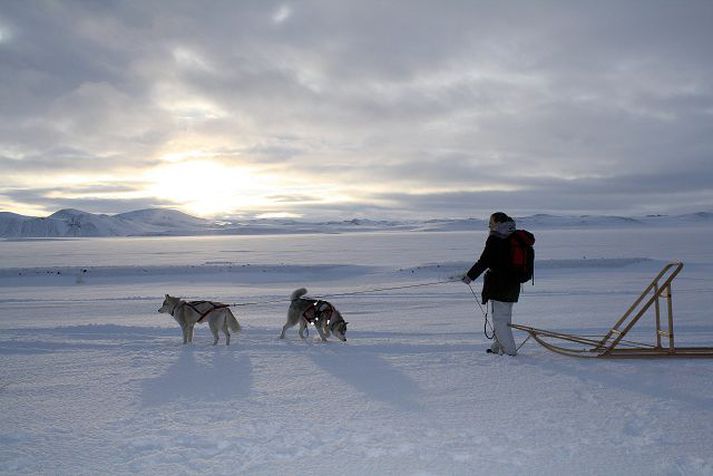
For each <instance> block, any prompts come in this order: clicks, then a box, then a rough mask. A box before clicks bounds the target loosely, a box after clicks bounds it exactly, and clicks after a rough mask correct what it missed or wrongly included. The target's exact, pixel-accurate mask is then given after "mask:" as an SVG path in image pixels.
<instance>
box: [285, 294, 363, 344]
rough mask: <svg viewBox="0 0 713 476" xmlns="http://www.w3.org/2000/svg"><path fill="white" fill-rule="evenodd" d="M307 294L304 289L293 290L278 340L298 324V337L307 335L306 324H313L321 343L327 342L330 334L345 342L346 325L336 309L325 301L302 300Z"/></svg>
mask: <svg viewBox="0 0 713 476" xmlns="http://www.w3.org/2000/svg"><path fill="white" fill-rule="evenodd" d="M305 294H307V290H306V289H305V288H300V289H297V290H295V291H294V292H293V293H292V295H291V296H290V300H291V301H292V302H291V303H290V308H289V309H288V310H287V322H286V323H285V325H284V326H283V327H282V334H280V339H284V338H285V332H286V331H287V329H289V328H290V327H292V326H295V325H297V324H298V323H299V325H300V337H301V338H303V339H304V338H305V337H306V336H305V334H306V335H309V330H307V324H314V327H316V328H317V332H319V337H321V338H322V340H323V341H326V340H327V337H329V335H330V334H334V335H335V336H336V337H337V339H339V340H341V341H342V342H346V341H347V338H346V333H347V324H349V323H348V322H346V321H344V319H343V318H342V315H341V314H340V313H339V311H337V309H336V308H335V307H334V306H333V305H332V304H331V303H328V302H327V301H320V300H317V299H309V298H303V297H302V296H304V295H305Z"/></svg>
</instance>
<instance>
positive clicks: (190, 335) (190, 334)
mask: <svg viewBox="0 0 713 476" xmlns="http://www.w3.org/2000/svg"><path fill="white" fill-rule="evenodd" d="M188 343H190V344H192V343H193V326H192V325H189V326H188Z"/></svg>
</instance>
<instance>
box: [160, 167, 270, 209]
mask: <svg viewBox="0 0 713 476" xmlns="http://www.w3.org/2000/svg"><path fill="white" fill-rule="evenodd" d="M147 175H148V176H147V180H148V181H149V183H151V185H150V186H149V188H148V190H147V191H148V193H150V194H151V195H153V196H155V197H157V198H160V199H163V200H169V201H172V202H175V203H177V204H179V205H180V206H181V207H182V208H184V209H185V210H186V211H188V212H189V213H194V214H197V215H202V216H211V215H216V214H221V213H231V212H234V211H239V210H242V209H256V208H260V207H265V206H267V205H269V204H270V203H269V200H268V198H267V196H269V195H270V193H271V191H272V190H275V188H277V187H279V185H280V180H279V177H277V176H275V175H271V174H266V173H260V172H258V171H257V170H253V169H250V168H248V167H244V166H241V167H237V166H226V165H224V164H222V163H220V162H217V161H214V160H201V159H195V160H193V159H191V160H186V161H182V162H177V163H168V164H165V165H162V166H160V167H158V168H156V169H154V170H153V171H151V172H149V173H148V174H147Z"/></svg>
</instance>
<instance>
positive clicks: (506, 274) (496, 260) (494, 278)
mask: <svg viewBox="0 0 713 476" xmlns="http://www.w3.org/2000/svg"><path fill="white" fill-rule="evenodd" d="M485 270H487V272H486V273H485V277H484V278H483V292H482V298H483V304H485V303H486V302H488V301H489V300H490V299H492V300H494V301H503V302H517V300H518V298H519V297H520V280H519V279H518V278H517V276H515V275H514V274H513V273H512V272H511V271H510V241H509V239H508V238H500V237H498V236H496V235H494V234H491V235H490V236H488V239H487V240H486V242H485V248H484V249H483V253H482V254H481V255H480V258H479V259H478V261H477V262H476V263H475V264H474V265H473V266H472V267H471V268H470V270H469V271H468V273H467V275H468V277H469V278H470V279H471V280H475V279H477V278H478V276H480V275H481V274H482V273H483V271H485Z"/></svg>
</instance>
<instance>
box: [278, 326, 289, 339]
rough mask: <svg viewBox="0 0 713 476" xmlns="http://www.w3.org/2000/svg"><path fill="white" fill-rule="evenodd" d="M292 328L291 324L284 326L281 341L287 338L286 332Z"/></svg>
mask: <svg viewBox="0 0 713 476" xmlns="http://www.w3.org/2000/svg"><path fill="white" fill-rule="evenodd" d="M290 327H291V326H290V325H289V324H285V325H284V326H282V333H281V334H280V339H284V338H285V332H287V329H289V328H290Z"/></svg>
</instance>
